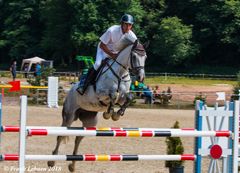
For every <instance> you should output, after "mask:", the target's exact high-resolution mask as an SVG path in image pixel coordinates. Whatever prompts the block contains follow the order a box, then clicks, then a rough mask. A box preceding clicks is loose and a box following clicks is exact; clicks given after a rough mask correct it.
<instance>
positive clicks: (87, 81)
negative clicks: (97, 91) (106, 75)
mask: <svg viewBox="0 0 240 173" xmlns="http://www.w3.org/2000/svg"><path fill="white" fill-rule="evenodd" d="M96 75H97V71H96V70H95V69H94V68H93V67H92V68H91V69H90V70H89V71H88V74H87V76H86V78H85V81H84V84H83V85H80V86H79V87H78V88H77V91H78V92H79V93H80V94H81V95H83V94H84V92H85V91H86V89H87V87H88V85H89V84H90V83H91V82H92V81H94V80H95V78H96Z"/></svg>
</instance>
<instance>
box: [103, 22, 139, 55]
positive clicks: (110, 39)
mask: <svg viewBox="0 0 240 173" xmlns="http://www.w3.org/2000/svg"><path fill="white" fill-rule="evenodd" d="M100 40H101V42H103V43H104V44H106V46H107V47H108V49H109V50H110V51H112V52H113V53H118V52H119V51H120V50H122V48H123V47H124V46H125V45H128V44H131V43H134V42H135V41H136V40H137V36H136V35H135V34H134V33H133V32H132V31H131V30H130V31H129V32H128V33H125V34H123V32H122V28H121V25H113V26H112V27H110V28H109V29H108V30H107V31H106V32H105V33H104V34H103V35H102V36H101V37H100Z"/></svg>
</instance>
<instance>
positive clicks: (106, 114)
mask: <svg viewBox="0 0 240 173" xmlns="http://www.w3.org/2000/svg"><path fill="white" fill-rule="evenodd" d="M103 118H104V119H106V120H108V119H109V118H111V114H110V113H107V112H103Z"/></svg>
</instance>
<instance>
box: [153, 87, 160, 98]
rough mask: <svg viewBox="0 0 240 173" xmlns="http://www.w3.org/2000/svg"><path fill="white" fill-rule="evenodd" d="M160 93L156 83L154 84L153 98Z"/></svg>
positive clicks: (157, 96)
mask: <svg viewBox="0 0 240 173" xmlns="http://www.w3.org/2000/svg"><path fill="white" fill-rule="evenodd" d="M160 95H161V91H160V88H159V86H158V85H156V86H155V88H154V90H153V96H154V98H156V99H157V98H159V97H160Z"/></svg>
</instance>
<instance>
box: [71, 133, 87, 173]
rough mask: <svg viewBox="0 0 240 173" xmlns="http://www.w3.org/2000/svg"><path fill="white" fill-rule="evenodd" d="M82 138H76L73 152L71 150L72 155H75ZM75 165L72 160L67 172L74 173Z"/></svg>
mask: <svg viewBox="0 0 240 173" xmlns="http://www.w3.org/2000/svg"><path fill="white" fill-rule="evenodd" d="M83 138H84V136H76V138H75V145H74V150H73V155H77V152H78V148H79V144H80V142H81V141H82V139H83ZM75 163H76V161H75V160H73V161H72V163H71V164H69V165H68V170H69V171H70V172H74V171H75Z"/></svg>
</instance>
